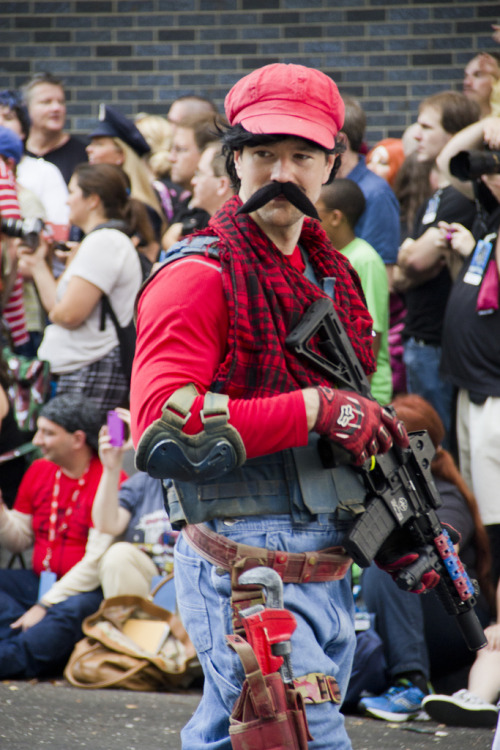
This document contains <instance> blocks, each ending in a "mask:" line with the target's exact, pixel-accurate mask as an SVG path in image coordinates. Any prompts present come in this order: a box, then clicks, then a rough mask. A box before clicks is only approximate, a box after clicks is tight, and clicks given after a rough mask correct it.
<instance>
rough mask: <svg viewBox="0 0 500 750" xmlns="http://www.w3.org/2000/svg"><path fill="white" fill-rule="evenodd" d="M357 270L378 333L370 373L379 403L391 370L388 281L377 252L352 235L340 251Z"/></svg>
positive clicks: (386, 395) (388, 392)
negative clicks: (375, 362) (376, 350)
mask: <svg viewBox="0 0 500 750" xmlns="http://www.w3.org/2000/svg"><path fill="white" fill-rule="evenodd" d="M340 252H341V253H342V254H343V255H345V256H346V258H347V259H348V260H349V262H350V263H351V265H352V267H353V268H354V269H355V270H356V271H357V272H358V275H359V278H360V279H361V286H362V287H363V291H364V293H365V297H366V304H367V307H368V311H369V313H370V315H371V316H372V318H373V329H374V331H375V332H376V333H379V334H380V337H381V338H380V349H379V353H378V356H377V370H376V372H374V373H373V375H372V380H371V389H372V394H373V396H374V397H375V398H376V399H377V401H378V402H379V403H380V404H388V403H389V401H390V400H391V398H392V372H391V364H390V360H389V341H388V331H389V282H388V280H387V271H386V270H385V264H384V261H383V260H382V258H381V257H380V255H379V254H378V253H377V251H376V250H374V248H373V247H372V246H371V245H369V244H368V242H365V240H362V239H360V238H359V237H355V239H354V240H353V241H352V242H350V243H349V244H348V245H346V246H345V247H344V248H343V249H342V250H341V251H340Z"/></svg>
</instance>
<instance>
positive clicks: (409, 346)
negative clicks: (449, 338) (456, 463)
mask: <svg viewBox="0 0 500 750" xmlns="http://www.w3.org/2000/svg"><path fill="white" fill-rule="evenodd" d="M403 360H404V363H405V366H406V381H407V386H408V391H409V393H417V394H418V395H419V396H422V398H425V399H426V400H427V401H428V402H429V403H430V404H432V406H433V407H434V408H435V410H436V411H437V413H438V414H439V416H440V417H441V420H442V422H443V425H444V429H445V430H446V438H445V440H444V441H443V447H449V434H450V429H451V413H452V408H453V387H452V386H451V385H450V384H449V383H445V382H444V381H443V380H441V377H440V375H439V366H440V363H441V347H440V346H427V345H423V344H421V343H417V341H416V340H415V339H414V338H410V339H408V340H407V341H405V345H404V355H403Z"/></svg>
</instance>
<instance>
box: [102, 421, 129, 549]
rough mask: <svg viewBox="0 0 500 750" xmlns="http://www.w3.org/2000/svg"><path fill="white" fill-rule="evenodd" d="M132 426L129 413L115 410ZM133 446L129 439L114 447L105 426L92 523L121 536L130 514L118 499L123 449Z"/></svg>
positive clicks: (105, 531) (107, 532)
mask: <svg viewBox="0 0 500 750" xmlns="http://www.w3.org/2000/svg"><path fill="white" fill-rule="evenodd" d="M116 411H117V412H118V414H119V415H120V417H121V418H122V419H123V421H124V422H125V423H126V424H127V425H128V426H129V427H130V412H129V411H128V410H127V409H116ZM131 447H132V441H131V440H129V441H127V442H126V443H124V444H123V445H122V446H121V447H115V446H112V445H111V443H110V436H109V433H108V428H107V427H106V425H104V426H103V427H101V430H100V432H99V458H100V460H101V463H102V465H103V472H102V476H101V481H100V482H99V486H98V488H97V492H96V495H95V498H94V503H93V505H92V522H93V524H94V526H95V527H96V529H98V530H99V531H102V532H104V533H106V534H113V536H120V534H123V532H124V531H125V529H126V528H127V526H128V523H129V521H130V518H131V514H130V512H129V511H128V510H126V509H125V508H122V506H121V505H120V502H119V496H118V487H119V483H120V472H121V468H122V459H123V452H124V451H125V450H128V449H129V448H131Z"/></svg>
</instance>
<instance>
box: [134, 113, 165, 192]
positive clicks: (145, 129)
mask: <svg viewBox="0 0 500 750" xmlns="http://www.w3.org/2000/svg"><path fill="white" fill-rule="evenodd" d="M135 125H136V127H137V129H138V130H140V132H141V134H142V135H143V136H144V138H145V140H146V141H147V143H148V145H149V147H150V149H151V151H150V153H149V154H146V159H147V162H148V164H149V166H150V168H151V171H152V172H153V174H154V176H155V177H157V178H160V177H164V176H165V175H168V174H169V172H170V167H171V163H170V149H171V147H172V138H173V133H174V128H173V125H172V124H171V123H170V122H169V121H168V120H167V119H166V117H162V116H161V115H148V114H146V113H145V112H141V113H140V114H138V115H137V116H136V118H135Z"/></svg>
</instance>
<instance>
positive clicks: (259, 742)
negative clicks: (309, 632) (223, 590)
mask: <svg viewBox="0 0 500 750" xmlns="http://www.w3.org/2000/svg"><path fill="white" fill-rule="evenodd" d="M226 640H227V642H228V645H229V646H231V648H233V649H234V650H235V651H236V653H237V654H238V656H239V657H240V659H241V663H242V664H243V669H244V670H245V675H246V679H245V682H244V683H243V689H242V691H241V694H240V696H239V698H238V700H237V701H236V703H235V705H234V708H233V711H232V713H231V716H230V717H229V736H230V739H231V746H232V748H233V750H248V748H257V747H258V748H259V750H307V747H308V740H312V739H313V738H312V737H311V735H310V733H309V729H308V726H307V718H306V712H305V708H304V703H303V699H302V696H301V695H300V693H298V692H297V690H296V689H295V687H294V686H293V685H287V684H285V683H284V682H283V680H282V678H281V675H280V674H278V672H273V673H271V674H267V675H263V674H262V671H261V669H260V667H259V665H258V662H257V658H256V656H255V653H254V651H253V649H252V647H251V646H250V644H249V643H248V642H247V641H245V640H244V639H243V638H241V637H240V636H238V635H226Z"/></svg>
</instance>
